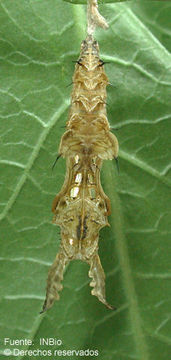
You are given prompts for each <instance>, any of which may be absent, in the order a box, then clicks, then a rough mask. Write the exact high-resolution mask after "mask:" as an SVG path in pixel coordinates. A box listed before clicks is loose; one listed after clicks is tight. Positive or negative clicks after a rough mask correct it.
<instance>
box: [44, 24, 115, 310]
mask: <svg viewBox="0 0 171 360" xmlns="http://www.w3.org/2000/svg"><path fill="white" fill-rule="evenodd" d="M92 19H93V17H92V18H91V21H92ZM89 28H91V27H89ZM108 84H109V81H108V78H107V75H106V74H105V71H104V64H103V62H102V60H101V59H100V58H99V45H98V43H97V41H96V40H95V39H94V37H93V35H92V33H91V31H90V33H89V31H88V35H87V37H86V39H85V40H84V41H82V44H81V52H80V57H79V59H78V61H77V62H76V65H75V71H74V75H73V89H72V93H71V106H70V110H69V116H68V122H67V127H66V131H65V133H64V134H63V136H62V138H61V141H60V145H59V151H58V153H59V155H60V156H62V157H63V158H65V159H66V176H65V181H64V184H63V186H62V189H61V191H60V192H59V193H58V194H57V196H56V197H55V199H54V201H53V204H52V211H53V213H54V217H53V223H54V224H56V225H58V226H60V228H61V244H60V249H59V252H58V254H57V256H56V259H55V261H54V263H53V265H52V266H51V268H50V270H49V274H48V280H47V291H46V299H45V302H44V305H43V310H42V312H44V311H46V310H47V309H49V308H50V307H51V306H52V305H53V303H54V301H55V300H59V292H60V291H61V290H62V288H63V286H62V284H61V282H62V279H63V274H64V270H65V266H66V264H67V263H68V262H70V261H71V260H75V259H80V260H83V261H85V262H87V263H88V264H89V266H90V269H89V273H88V274H89V277H90V278H91V282H90V286H91V287H92V290H91V294H92V295H95V296H96V297H97V298H98V299H99V301H101V302H102V303H103V304H104V305H106V306H107V308H109V309H113V307H112V306H111V305H110V304H109V303H108V302H107V301H106V295H105V274H104V271H103V268H102V265H101V262H100V258H99V255H98V240H99V231H100V229H102V228H103V227H104V226H108V225H109V224H108V216H109V215H110V212H111V209H110V200H109V198H108V197H107V195H106V194H105V193H104V191H103V189H102V186H101V183H100V169H101V166H102V162H103V160H112V159H114V158H115V159H116V158H117V156H118V141H117V138H116V136H115V135H114V134H113V133H112V132H111V131H110V126H109V123H108V119H107V112H106V96H107V95H106V87H107V85H108Z"/></svg>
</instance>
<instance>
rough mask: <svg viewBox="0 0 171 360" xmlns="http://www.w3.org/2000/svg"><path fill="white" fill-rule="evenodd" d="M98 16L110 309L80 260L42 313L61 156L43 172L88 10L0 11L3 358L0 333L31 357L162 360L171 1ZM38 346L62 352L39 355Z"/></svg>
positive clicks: (48, 6) (52, 5)
mask: <svg viewBox="0 0 171 360" xmlns="http://www.w3.org/2000/svg"><path fill="white" fill-rule="evenodd" d="M100 9H101V13H102V14H103V15H104V16H105V17H106V18H107V20H108V22H109V25H110V26H109V30H107V31H104V30H102V29H99V30H97V31H96V39H97V40H98V42H99V45H100V53H101V58H102V59H103V60H104V61H106V62H109V64H106V65H105V69H106V72H107V75H108V77H109V80H110V83H111V84H112V85H113V86H111V87H109V88H108V100H107V103H108V118H109V122H110V124H111V127H112V129H113V131H114V132H115V134H116V136H117V138H118V140H119V144H120V153H119V162H120V174H119V175H118V174H117V171H116V166H115V164H114V163H113V162H110V161H108V162H104V166H103V169H102V185H103V187H104V189H105V192H106V194H107V195H108V196H109V197H110V199H111V203H112V215H111V216H110V218H109V222H110V224H111V228H106V229H103V230H102V231H101V233H100V250H99V251H100V257H101V261H102V264H103V267H104V270H105V273H106V284H107V300H108V301H109V302H110V303H112V304H113V305H115V306H116V307H117V311H115V312H112V311H109V310H108V309H106V308H105V307H104V306H103V305H102V304H101V303H99V302H98V300H97V299H96V298H95V297H93V296H91V295H90V287H89V282H90V281H89V279H88V275H87V273H88V266H87V265H86V264H84V263H82V262H80V261H75V262H72V263H71V264H70V265H69V266H68V268H67V270H66V272H65V278H64V281H63V285H64V289H63V291H62V293H61V298H60V301H59V302H56V303H55V305H54V306H53V308H52V309H51V310H49V311H48V312H47V313H45V314H44V315H39V311H40V310H41V307H42V304H43V301H44V297H45V286H46V278H47V273H48V269H49V267H50V265H51V263H52V262H53V260H54V258H55V255H56V252H57V250H58V248H59V243H60V230H59V228H58V227H56V226H53V225H52V224H51V220H52V215H51V203H52V200H53V198H54V196H55V195H56V193H57V192H59V190H60V188H61V186H62V184H63V181H64V176H65V161H64V160H62V159H60V160H58V163H57V165H56V167H55V169H54V171H53V173H52V171H51V166H52V164H53V162H54V160H55V158H56V154H57V150H58V145H59V142H60V138H61V135H62V134H63V132H64V128H63V127H64V126H65V123H66V121H67V114H68V109H69V96H70V92H71V87H68V84H70V83H71V78H72V74H73V71H74V64H73V62H72V61H73V60H76V59H77V58H78V56H79V51H80V42H81V41H82V40H83V39H84V38H85V34H86V13H85V6H83V5H79V6H75V5H73V4H70V3H67V2H64V1H61V0H58V1H55V0H48V2H47V0H41V1H40V0H37V1H35V0H34V1H33V0H30V1H28V0H22V1H21V0H20V1H17V0H13V1H11V0H2V1H1V2H0V10H1V11H0V14H1V15H0V32H1V37H0V49H1V50H0V65H1V66H0V69H1V70H0V126H1V142H0V152H1V155H0V158H1V160H0V172H1V202H0V207H1V215H0V220H1V255H0V261H1V307H0V313H1V329H0V330H1V345H2V346H1V347H2V350H1V351H2V352H1V358H2V359H6V358H7V357H6V356H4V355H3V349H4V348H6V347H5V346H4V344H3V342H4V340H3V339H4V337H9V338H18V339H22V338H29V339H32V340H33V341H34V345H32V346H30V350H33V349H37V348H40V349H42V350H43V349H44V350H46V351H47V350H48V349H50V350H51V351H52V353H53V351H54V350H55V349H58V350H59V349H71V350H73V349H76V350H79V349H83V350H85V349H92V350H96V349H97V350H98V352H99V356H98V359H99V360H102V359H103V360H113V359H117V360H128V359H139V360H154V359H155V360H156V359H157V360H168V359H169V345H170V344H171V340H170V337H169V334H170V307H169V296H170V277H171V274H170V272H169V260H170V257H169V238H170V231H171V230H170V200H171V199H170V183H171V180H170V138H169V134H170V127H171V125H170V110H171V109H170V92H169V90H170V82H171V81H170V53H169V51H170V15H171V4H170V3H168V2H163V3H161V2H151V3H149V2H147V3H145V2H143V3H141V2H139V3H134V2H130V3H129V2H124V3H120V4H119V3H118V4H108V5H104V6H101V7H100ZM42 337H44V338H49V337H54V338H57V339H61V340H62V345H61V346H57V345H54V346H47V345H45V346H40V338H42ZM8 347H9V346H8ZM9 348H10V349H13V346H11V347H9ZM18 348H19V349H20V350H21V349H25V350H27V349H29V346H28V345H24V346H23V347H21V346H20V347H18ZM91 357H92V356H90V358H91ZM17 358H18V359H26V360H28V359H30V356H29V355H28V354H26V356H23V355H22V354H19V355H18V357H17ZM40 358H47V359H48V358H51V359H52V360H53V359H54V356H48V355H46V357H41V356H40ZM71 358H72V359H77V358H78V357H77V356H76V355H73V356H71ZM8 359H13V357H10V356H9V357H8Z"/></svg>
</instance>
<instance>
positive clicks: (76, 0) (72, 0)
mask: <svg viewBox="0 0 171 360" xmlns="http://www.w3.org/2000/svg"><path fill="white" fill-rule="evenodd" d="M63 1H66V2H69V3H71V4H85V5H86V4H87V0H63ZM123 1H130V0H99V1H98V3H99V5H101V4H107V3H117V2H123ZM134 1H136V0H134ZM141 1H143V0H141ZM146 1H149V0H146ZM152 1H153V0H152ZM157 1H158V0H157ZM161 1H162V0H161Z"/></svg>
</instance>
